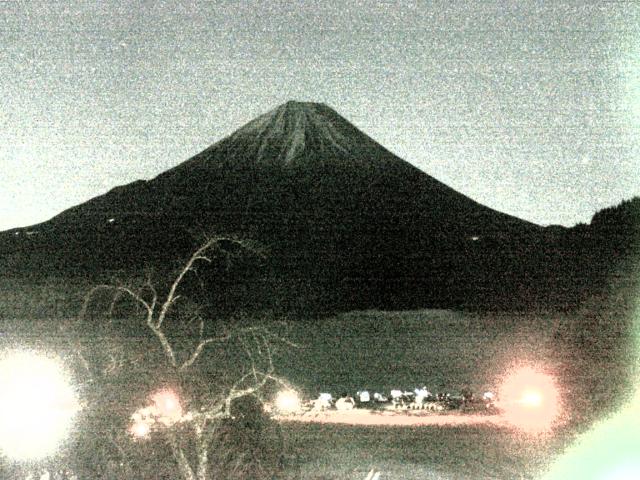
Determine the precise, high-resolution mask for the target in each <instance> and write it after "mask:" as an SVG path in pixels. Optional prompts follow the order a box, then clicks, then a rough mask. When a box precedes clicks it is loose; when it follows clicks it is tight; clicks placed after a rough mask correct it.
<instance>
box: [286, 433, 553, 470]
mask: <svg viewBox="0 0 640 480" xmlns="http://www.w3.org/2000/svg"><path fill="white" fill-rule="evenodd" d="M284 431H285V434H286V438H287V439H288V442H289V444H288V448H289V449H290V452H291V455H292V459H291V460H290V462H291V465H290V467H289V470H290V475H291V476H292V478H295V477H296V476H297V477H299V478H304V479H312V480H321V479H322V480H329V479H332V480H333V479H336V480H342V479H344V480H347V479H348V480H356V479H364V478H365V477H366V474H367V472H368V471H369V470H371V469H372V468H375V469H376V470H378V471H380V472H381V478H382V479H408V480H413V479H416V480H417V479H421V480H431V479H439V480H443V479H485V478H486V479H488V478H500V479H520V478H536V477H537V476H538V475H539V474H540V472H542V471H544V470H545V469H546V468H547V466H548V464H549V462H550V460H552V458H553V456H554V454H555V452H558V451H560V450H561V449H562V448H563V442H564V441H566V437H561V438H552V439H548V438H547V439H544V440H539V439H538V440H536V439H532V438H527V437H522V436H519V435H517V434H515V432H513V431H512V430H508V429H504V428H492V427H481V426H479V427H420V428H407V427H349V426H336V425H308V424H294V423H288V424H286V425H285V426H284Z"/></svg>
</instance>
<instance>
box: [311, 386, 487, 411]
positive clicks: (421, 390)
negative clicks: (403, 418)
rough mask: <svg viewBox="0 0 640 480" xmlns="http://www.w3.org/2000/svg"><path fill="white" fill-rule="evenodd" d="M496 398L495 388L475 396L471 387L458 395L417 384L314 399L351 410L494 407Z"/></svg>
mask: <svg viewBox="0 0 640 480" xmlns="http://www.w3.org/2000/svg"><path fill="white" fill-rule="evenodd" d="M495 401H496V395H495V394H494V393H493V392H485V393H484V394H483V395H482V397H481V398H475V397H474V395H473V394H472V393H471V392H469V391H463V392H462V393H460V394H459V395H451V394H449V393H437V394H435V393H431V392H430V391H429V390H428V389H427V387H424V386H423V387H418V388H416V389H414V390H413V391H407V390H398V389H394V390H391V391H390V392H389V395H388V396H387V395H384V394H382V393H379V392H369V391H368V390H360V391H358V392H357V393H356V395H355V396H351V395H349V394H347V393H343V394H342V395H340V397H338V398H336V399H334V397H333V395H332V394H331V393H321V394H320V395H318V398H317V399H315V400H312V401H311V407H312V408H313V409H314V410H328V409H331V408H336V409H337V410H352V409H354V408H374V407H376V406H392V407H394V408H418V409H420V408H428V409H432V410H445V409H448V410H450V409H455V408H461V407H465V406H470V405H476V406H477V405H481V406H483V407H484V408H491V407H493V406H494V404H495Z"/></svg>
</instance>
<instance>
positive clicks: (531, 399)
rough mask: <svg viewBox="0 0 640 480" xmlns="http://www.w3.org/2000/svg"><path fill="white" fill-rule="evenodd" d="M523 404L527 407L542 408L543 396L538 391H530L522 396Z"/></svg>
mask: <svg viewBox="0 0 640 480" xmlns="http://www.w3.org/2000/svg"><path fill="white" fill-rule="evenodd" d="M521 402H522V404H523V405H526V406H527V407H533V408H536V407H540V406H541V405H542V394H541V393H540V392H538V391H537V390H529V391H526V392H524V393H523V394H522V399H521Z"/></svg>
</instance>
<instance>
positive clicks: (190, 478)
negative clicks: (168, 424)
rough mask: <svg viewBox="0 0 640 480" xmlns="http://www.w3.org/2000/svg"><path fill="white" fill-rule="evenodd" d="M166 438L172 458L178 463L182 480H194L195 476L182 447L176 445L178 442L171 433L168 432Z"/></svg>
mask: <svg viewBox="0 0 640 480" xmlns="http://www.w3.org/2000/svg"><path fill="white" fill-rule="evenodd" d="M167 436H168V437H169V444H170V445H171V450H172V451H173V456H174V457H175V459H176V462H177V463H178V471H179V472H180V475H181V476H182V478H183V479H184V480H196V476H195V475H194V474H193V469H192V468H191V465H189V461H188V460H187V457H186V455H185V454H184V451H183V450H182V447H181V446H180V445H179V444H178V440H177V439H176V436H175V434H174V433H173V432H171V431H168V432H167Z"/></svg>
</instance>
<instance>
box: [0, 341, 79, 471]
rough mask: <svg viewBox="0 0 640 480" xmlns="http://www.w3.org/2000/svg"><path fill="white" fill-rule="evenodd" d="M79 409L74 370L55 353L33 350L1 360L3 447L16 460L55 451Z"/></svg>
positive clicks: (0, 429)
mask: <svg viewBox="0 0 640 480" xmlns="http://www.w3.org/2000/svg"><path fill="white" fill-rule="evenodd" d="M78 410H79V405H78V401H77V399H76V395H75V392H74V390H73V388H72V387H71V384H70V382H69V378H68V375H67V374H66V372H65V371H64V369H63V368H62V366H61V365H60V364H59V362H58V361H56V360H55V359H53V358H49V357H47V356H45V355H40V354H37V353H34V352H29V351H18V352H12V353H9V354H7V355H5V356H4V357H3V358H2V359H1V360H0V450H2V451H3V453H4V454H5V455H7V456H9V457H11V458H14V459H16V460H37V459H39V458H44V457H47V456H49V455H51V454H53V453H55V451H56V449H57V447H58V445H59V444H60V442H62V441H63V440H64V438H65V437H66V436H67V434H68V431H69V429H70V427H71V423H72V420H73V417H74V416H75V414H76V413H77V411H78Z"/></svg>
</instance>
